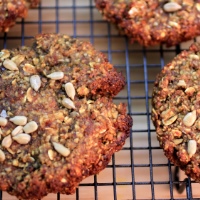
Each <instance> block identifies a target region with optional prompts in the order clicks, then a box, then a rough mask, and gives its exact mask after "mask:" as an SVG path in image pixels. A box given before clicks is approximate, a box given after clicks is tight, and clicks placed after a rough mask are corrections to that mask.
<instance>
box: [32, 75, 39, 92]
mask: <svg viewBox="0 0 200 200" xmlns="http://www.w3.org/2000/svg"><path fill="white" fill-rule="evenodd" d="M30 84H31V87H32V88H33V89H34V90H35V91H36V92H37V91H38V90H39V88H40V87H41V79H40V77H39V76H38V75H33V76H31V77H30Z"/></svg>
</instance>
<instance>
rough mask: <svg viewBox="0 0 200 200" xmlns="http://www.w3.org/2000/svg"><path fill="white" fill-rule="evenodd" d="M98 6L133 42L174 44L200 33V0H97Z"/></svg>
mask: <svg viewBox="0 0 200 200" xmlns="http://www.w3.org/2000/svg"><path fill="white" fill-rule="evenodd" d="M95 1H96V7H97V8H98V9H99V10H100V12H101V13H102V15H103V16H104V18H105V19H107V20H108V21H110V22H112V23H114V24H116V26H117V27H118V29H119V32H120V33H122V34H125V35H127V36H128V37H129V38H130V41H131V42H134V41H138V42H139V43H140V44H142V45H144V46H151V45H158V44H161V43H165V44H166V45H167V46H172V45H175V44H178V43H180V42H183V41H186V40H190V39H192V38H194V37H195V36H197V35H200V28H199V27H200V22H199V20H200V2H199V1H193V0H189V1H188V0H182V1H179V0H175V1H164V0H161V1H158V0H95Z"/></svg>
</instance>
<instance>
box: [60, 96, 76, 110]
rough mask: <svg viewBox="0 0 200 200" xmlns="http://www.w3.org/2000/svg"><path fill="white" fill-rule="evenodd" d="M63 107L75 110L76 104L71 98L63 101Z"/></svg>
mask: <svg viewBox="0 0 200 200" xmlns="http://www.w3.org/2000/svg"><path fill="white" fill-rule="evenodd" d="M62 105H63V106H65V107H66V108H69V109H75V105H74V102H73V101H71V100H70V99H69V98H64V99H63V100H62Z"/></svg>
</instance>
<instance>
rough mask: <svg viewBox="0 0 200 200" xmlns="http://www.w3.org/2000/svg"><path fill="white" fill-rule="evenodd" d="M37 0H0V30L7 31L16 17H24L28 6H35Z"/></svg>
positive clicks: (13, 23)
mask: <svg viewBox="0 0 200 200" xmlns="http://www.w3.org/2000/svg"><path fill="white" fill-rule="evenodd" d="M38 3H39V0H26V1H24V0H2V1H1V2H0V27H1V28H0V31H2V32H8V31H9V29H10V28H11V27H12V26H14V25H15V23H16V20H17V19H18V18H25V17H26V16H27V12H28V9H29V7H36V6H37V5H38Z"/></svg>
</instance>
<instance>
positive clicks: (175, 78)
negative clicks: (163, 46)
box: [152, 43, 200, 181]
mask: <svg viewBox="0 0 200 200" xmlns="http://www.w3.org/2000/svg"><path fill="white" fill-rule="evenodd" d="M199 66H200V44H198V43H194V44H192V45H191V47H190V48H189V50H188V51H183V52H181V53H180V54H179V55H177V56H176V57H175V58H174V60H173V61H172V62H171V63H169V64H168V65H166V66H165V67H164V68H163V70H162V71H161V72H160V74H158V76H157V79H156V81H155V86H154V89H153V96H152V107H153V108H152V121H153V123H154V125H155V128H156V132H157V138H158V140H159V143H160V146H161V148H163V150H164V152H165V155H166V156H167V158H168V159H169V160H170V161H171V162H172V163H173V164H175V165H176V166H180V168H181V169H182V170H184V171H185V173H186V175H188V176H190V177H191V178H193V179H194V180H196V181H200V167H199V156H200V81H199V80H200V69H199Z"/></svg>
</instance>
